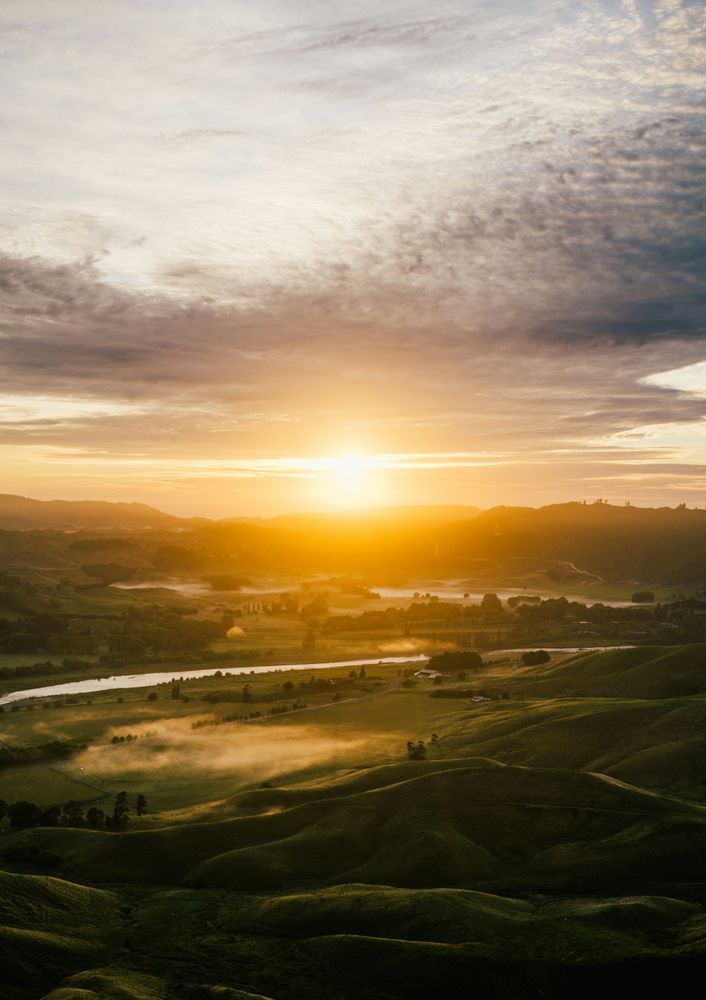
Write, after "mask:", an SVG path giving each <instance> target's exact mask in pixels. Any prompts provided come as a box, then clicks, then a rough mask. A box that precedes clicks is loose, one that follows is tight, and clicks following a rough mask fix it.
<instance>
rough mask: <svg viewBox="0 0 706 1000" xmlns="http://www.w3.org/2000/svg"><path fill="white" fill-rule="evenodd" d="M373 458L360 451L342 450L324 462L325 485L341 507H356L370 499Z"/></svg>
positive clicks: (331, 497) (331, 496)
mask: <svg viewBox="0 0 706 1000" xmlns="http://www.w3.org/2000/svg"><path fill="white" fill-rule="evenodd" d="M373 464H374V463H373V460H372V459H371V458H370V457H369V456H367V455H363V454H361V453H360V452H352V451H348V452H342V453H341V454H339V455H333V456H332V457H331V458H328V459H326V460H325V461H324V462H323V463H322V472H323V480H324V482H323V485H324V488H325V490H326V492H327V494H328V497H329V499H330V500H331V501H332V502H334V503H335V504H336V506H339V507H356V506H360V505H362V504H365V503H366V502H368V500H369V499H370V492H371V475H370V474H371V471H372V469H373Z"/></svg>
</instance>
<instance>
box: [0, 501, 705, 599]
mask: <svg viewBox="0 0 706 1000" xmlns="http://www.w3.org/2000/svg"><path fill="white" fill-rule="evenodd" d="M108 531H110V532H116V531H118V532H120V537H117V536H115V535H111V536H110V537H108V536H107V532H108ZM704 551H706V511H705V510H696V509H688V508H686V507H685V506H680V507H677V508H666V507H665V508H660V509H649V508H640V507H632V506H620V507H617V506H612V505H610V504H608V503H604V502H596V503H591V504H584V503H567V504H556V505H551V506H547V507H541V508H538V509H535V508H529V507H495V508H493V509H491V510H487V511H482V512H481V511H478V510H477V509H475V508H471V507H405V508H389V509H378V510H369V511H360V512H352V513H339V514H311V515H293V516H290V517H276V518H270V519H251V520H247V519H240V520H222V521H209V520H206V519H204V518H188V519H187V518H177V517H173V516H172V515H168V514H163V513H161V512H160V511H156V510H154V509H153V508H150V507H146V506H144V505H141V504H111V503H89V502H72V501H51V502H40V501H37V500H29V499H27V498H23V497H13V496H7V495H5V496H0V558H3V559H4V561H5V565H12V566H15V567H21V566H22V565H33V564H34V565H43V566H56V567H57V568H60V567H65V568H67V569H69V568H70V569H72V570H73V571H74V572H75V573H76V574H79V576H78V577H77V579H78V580H79V582H81V581H83V582H84V583H85V584H86V585H89V584H92V585H94V586H96V585H105V584H107V583H112V582H117V581H120V580H121V579H133V578H134V576H135V574H136V573H142V574H143V576H144V575H149V574H150V573H152V575H154V573H155V572H162V573H164V572H168V573H175V574H180V573H181V574H187V575H191V576H193V575H194V574H196V575H197V577H199V578H205V579H206V580H207V581H208V580H214V579H215V581H216V585H218V586H221V585H222V583H223V581H226V582H227V584H228V586H235V585H237V583H238V582H239V581H242V580H243V579H247V577H248V574H250V573H257V572H267V573H309V572H332V573H364V574H374V575H375V576H376V577H377V578H378V579H380V578H382V577H381V574H384V577H389V575H390V573H391V572H392V573H396V574H400V575H408V576H412V575H416V576H417V577H420V578H423V577H427V578H434V577H437V578H444V577H448V576H449V575H454V576H459V575H462V574H465V575H468V574H469V573H472V574H473V576H474V578H478V579H480V578H483V577H485V578H487V579H492V578H493V577H494V576H495V577H496V578H498V576H499V575H502V576H503V578H507V579H508V580H510V579H514V580H516V581H517V582H518V583H519V582H520V581H521V580H524V581H525V582H527V583H528V585H532V581H535V585H537V581H540V580H541V581H543V582H544V583H545V584H550V583H552V582H553V583H554V584H556V585H567V586H568V585H574V586H579V585H581V586H584V587H585V586H587V585H590V584H591V583H596V582H597V581H599V580H612V581H614V580H633V581H636V582H637V583H638V584H647V585H650V586H653V585H657V584H663V585H669V586H679V585H698V584H704V585H706V564H705V563H704V560H703V559H702V556H701V553H703V552H704ZM39 559H41V562H39V561H38V560H39ZM371 582H372V583H375V579H372V581H371Z"/></svg>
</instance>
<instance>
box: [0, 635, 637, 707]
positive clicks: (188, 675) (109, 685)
mask: <svg viewBox="0 0 706 1000" xmlns="http://www.w3.org/2000/svg"><path fill="white" fill-rule="evenodd" d="M532 648H536V647H532ZM542 648H543V649H546V650H547V652H548V653H601V652H605V651H607V650H609V649H632V648H633V647H632V646H560V647H552V646H544V647H542ZM527 649H528V647H527V646H522V647H521V648H518V649H493V650H490V651H489V652H488V653H487V654H486V655H489V656H491V657H495V656H502V655H508V654H509V655H516V654H517V653H525V652H527ZM428 659H429V654H427V653H415V654H412V655H410V654H408V655H406V656H381V657H380V658H379V659H377V660H375V659H370V657H368V658H367V659H362V660H328V661H327V662H325V663H273V664H270V665H268V666H264V667H235V668H232V667H226V668H224V667H222V666H221V667H207V668H206V669H205V670H193V669H192V668H191V667H184V668H182V669H181V670H179V669H177V668H175V669H173V670H165V671H161V672H160V673H150V674H117V675H114V676H112V677H90V678H87V679H86V680H82V681H68V682H67V683H66V684H47V685H45V686H44V687H37V688H25V690H24V691H13V692H12V693H11V694H6V695H4V696H3V697H2V698H0V705H9V704H10V703H11V702H13V701H24V700H25V699H26V698H50V697H52V696H56V695H74V694H90V693H91V692H96V691H120V690H127V689H129V688H143V687H153V686H154V685H155V684H168V683H169V682H170V681H173V680H195V679H196V678H198V677H213V676H214V675H215V674H218V673H221V674H223V676H224V677H225V676H228V677H238V676H248V675H249V674H273V673H276V672H277V671H285V670H330V669H331V668H332V667H363V666H365V667H374V666H377V665H378V664H383V663H421V662H422V660H428Z"/></svg>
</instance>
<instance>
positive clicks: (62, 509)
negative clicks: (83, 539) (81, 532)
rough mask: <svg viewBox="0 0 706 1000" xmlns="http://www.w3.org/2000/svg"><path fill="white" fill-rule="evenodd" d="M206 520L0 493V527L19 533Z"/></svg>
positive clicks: (140, 507) (134, 506) (142, 507)
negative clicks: (34, 530) (45, 529)
mask: <svg viewBox="0 0 706 1000" xmlns="http://www.w3.org/2000/svg"><path fill="white" fill-rule="evenodd" d="M204 520H205V518H179V517H174V516H173V515H172V514H164V513H162V511H159V510H156V509H155V508H154V507H148V506H147V504H143V503H110V502H108V501H106V500H32V499H31V498H30V497H21V496H14V495H13V494H11V493H2V494H0V527H2V528H6V529H14V530H20V531H31V530H32V529H42V528H53V529H57V530H61V531H75V530H78V529H81V528H101V529H102V528H111V529H114V528H118V529H128V528H132V529H144V528H165V527H170V526H177V525H182V526H190V527H193V526H195V525H197V524H201V523H203V521H204Z"/></svg>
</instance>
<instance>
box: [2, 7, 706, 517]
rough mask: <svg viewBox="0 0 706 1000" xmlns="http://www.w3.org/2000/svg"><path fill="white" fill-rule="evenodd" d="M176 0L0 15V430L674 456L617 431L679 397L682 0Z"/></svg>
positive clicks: (704, 24) (692, 48)
mask: <svg viewBox="0 0 706 1000" xmlns="http://www.w3.org/2000/svg"><path fill="white" fill-rule="evenodd" d="M187 7H188V5H186V4H182V3H181V2H179V3H176V4H173V5H171V6H170V12H169V17H168V18H166V17H165V16H164V12H163V10H162V9H161V8H160V7H159V5H157V6H152V7H150V5H146V6H145V5H142V6H139V7H135V6H134V5H116V4H114V3H112V2H109V0H94V2H91V3H87V2H84V0H71V3H70V4H69V8H67V7H65V6H64V7H62V10H61V12H59V10H58V8H56V7H53V6H52V5H47V4H46V3H44V2H41V0H28V2H23V3H21V4H20V3H18V2H11V3H10V4H6V5H5V6H4V7H3V9H2V11H0V29H2V30H3V37H4V39H5V43H6V53H7V58H6V59H5V60H4V66H3V69H2V73H1V76H0V82H2V85H3V88H4V94H5V100H4V104H3V114H4V119H5V120H4V134H5V137H6V142H5V147H4V152H5V156H4V167H3V180H4V185H3V190H4V192H5V193H4V194H3V195H2V196H0V252H2V258H0V364H1V365H2V370H3V375H4V379H5V383H6V384H5V385H4V386H3V388H4V390H5V391H6V392H13V393H15V394H16V396H17V397H18V398H20V397H21V398H27V397H28V396H31V395H34V394H35V393H36V394H37V397H38V398H37V399H36V402H35V405H34V409H32V408H31V407H29V408H27V407H25V411H24V413H20V412H19V411H17V410H15V411H9V410H8V409H7V408H6V409H5V413H4V419H2V418H3V414H2V411H0V446H1V447H3V448H6V449H12V448H14V449H15V450H14V452H12V454H14V455H15V456H16V457H17V458H18V459H19V457H20V455H21V454H24V453H23V452H21V450H20V449H21V448H28V449H33V448H41V447H44V448H56V449H59V450H60V451H59V452H57V454H59V453H60V454H63V455H66V454H67V451H61V449H68V451H71V450H72V449H73V450H74V452H75V454H76V455H77V456H78V455H80V454H91V453H94V452H97V453H99V452H105V453H106V454H107V453H109V452H110V453H112V454H113V455H114V456H115V458H116V460H118V461H121V458H120V456H121V455H125V456H128V455H130V454H132V453H133V451H134V448H133V447H132V445H133V443H134V441H135V440H139V441H140V442H141V444H142V445H143V446H144V450H145V452H146V454H147V455H148V456H149V457H151V458H152V459H153V460H154V463H155V464H154V468H155V469H160V468H162V466H160V463H161V462H164V463H165V466H164V468H165V469H166V466H169V468H170V469H171V468H174V467H176V459H177V458H178V457H179V456H180V457H181V458H182V459H183V462H184V464H183V470H184V475H185V476H189V475H193V476H195V477H198V476H199V475H201V474H203V475H204V476H206V475H209V476H210V475H213V476H214V477H216V478H217V477H218V476H219V475H222V476H223V477H230V476H235V475H239V474H240V473H237V472H235V471H234V468H233V461H235V464H237V463H238V462H239V459H238V460H233V456H234V455H235V456H239V455H240V456H242V455H246V456H251V457H252V459H253V461H263V462H265V463H266V462H267V461H269V458H268V457H267V456H268V455H272V454H276V455H279V456H280V457H281V458H282V459H287V458H288V459H289V460H291V461H293V462H294V461H296V459H297V456H302V455H304V456H306V455H319V454H324V453H325V452H326V451H328V452H335V451H336V450H341V448H343V449H345V447H347V446H348V443H349V442H350V443H351V446H352V447H354V448H357V449H358V450H360V451H363V452H365V453H366V454H374V455H388V456H398V458H397V460H396V461H394V462H392V461H390V463H389V469H388V471H390V469H392V468H393V467H394V469H395V470H396V474H398V475H399V476H403V475H404V474H406V473H408V474H409V475H410V476H412V475H418V476H421V475H422V474H423V473H429V474H430V475H432V474H433V476H435V477H437V479H438V481H439V483H440V484H441V483H442V478H443V477H447V478H446V479H443V482H444V483H445V485H444V489H446V490H450V491H452V492H453V495H454V496H460V495H461V494H462V493H463V490H464V488H473V489H477V488H478V482H479V480H478V479H474V478H473V476H474V475H475V474H476V473H475V471H474V470H478V469H480V466H479V465H478V464H477V463H476V464H475V465H473V464H472V463H473V462H475V461H476V459H475V458H474V456H483V455H489V454H490V455H494V454H500V455H502V467H503V468H505V464H506V463H507V464H508V466H512V467H513V468H515V469H516V470H517V479H516V480H515V481H512V480H510V479H509V478H506V479H505V480H504V481H503V483H504V485H503V487H502V488H503V489H505V488H507V489H510V490H513V491H515V498H518V494H519V495H520V497H521V498H525V499H531V498H532V497H536V496H538V492H537V491H538V486H537V484H536V482H535V481H533V479H532V477H531V476H529V477H528V476H527V474H526V472H523V471H522V468H523V466H522V462H523V461H524V460H526V461H527V462H528V463H530V464H531V463H533V462H543V463H544V462H548V463H549V466H550V467H551V472H549V473H548V474H547V476H548V479H547V482H548V483H553V484H554V485H555V488H557V489H560V490H561V489H563V490H564V491H565V492H568V491H569V490H574V489H576V488H579V487H580V485H581V483H582V482H583V480H582V475H584V477H585V482H586V484H587V485H588V484H589V483H590V484H591V488H592V484H593V481H594V478H595V476H594V474H597V475H598V476H599V477H600V476H601V475H604V474H605V475H607V474H608V471H609V470H608V469H607V467H606V466H605V465H604V464H600V463H603V457H602V455H601V454H599V453H598V451H600V450H601V449H611V448H612V449H614V451H615V453H616V455H617V458H618V461H621V462H622V461H623V460H624V458H625V452H624V450H623V449H624V446H625V441H626V440H629V441H630V442H631V444H630V447H631V449H632V450H633V451H635V452H636V455H637V454H638V453H639V455H641V456H642V460H643V461H644V462H645V463H646V465H645V468H647V467H648V465H649V459H650V455H651V454H652V452H653V450H654V449H655V448H656V449H657V451H659V454H660V456H661V458H662V459H665V458H666V457H667V455H669V456H670V460H671V461H673V462H674V463H675V470H676V466H677V465H678V463H679V459H680V455H681V452H680V450H679V449H680V446H678V444H674V442H672V443H673V444H674V448H673V450H672V451H669V450H667V451H665V448H663V447H662V445H661V444H660V443H659V441H658V440H657V439H656V438H655V437H654V435H650V434H641V433H640V432H639V429H640V428H650V427H655V426H667V425H674V426H688V425H693V426H694V427H699V426H700V423H699V422H700V420H701V418H702V416H703V415H704V408H703V398H702V396H701V394H700V393H699V392H698V391H696V390H695V389H694V382H693V379H694V378H695V377H696V373H697V372H698V371H699V369H697V368H689V366H697V365H699V364H701V363H702V362H703V358H704V356H705V355H706V345H703V339H702V338H703V335H704V332H705V331H704V320H703V315H704V303H705V301H706V280H705V278H704V275H705V274H706V240H705V239H704V236H703V234H704V231H705V227H704V223H705V221H706V219H705V217H704V216H705V213H706V207H705V203H704V197H703V190H704V181H705V180H706V177H705V174H706V168H705V167H704V164H705V163H706V140H705V139H704V136H705V135H706V131H705V130H704V124H706V122H705V121H704V119H705V117H706V106H705V104H704V93H703V65H704V62H706V8H704V6H703V5H702V4H695V3H691V2H688V0H654V2H651V0H644V2H639V3H634V2H632V0H630V2H628V0H614V2H611V3H607V2H606V3H602V2H601V3H598V2H596V3H588V4H587V3H580V2H578V0H550V2H542V3H539V0H531V2H529V3H527V4H524V5H521V6H518V5H517V4H516V3H511V2H510V0H499V2H498V0H495V2H492V3H491V2H490V0H473V2H472V3H467V2H463V3H462V2H460V0H442V2H440V3H439V4H436V5H435V6H434V9H433V11H430V9H429V7H428V5H422V4H417V3H414V2H411V3H410V2H403V0H385V2H384V3H383V4H382V5H381V4H380V3H379V2H377V3H373V2H372V0H362V2H361V3H360V4H359V5H358V6H357V8H356V15H355V17H351V13H350V5H349V4H344V3H343V2H342V0H306V2H304V3H296V4H294V3H292V2H291V0H267V2H265V3H264V4H262V5H257V6H255V5H252V4H247V3H244V2H240V0H228V2H226V0H211V2H209V3H208V4H207V5H206V9H205V13H204V16H203V17H199V18H198V19H195V18H193V16H192V12H191V11H190V10H189V9H187ZM67 10H70V12H71V16H70V17H69V16H67ZM682 369H683V370H684V371H685V372H686V370H687V369H688V373H686V374H684V375H683V376H677V375H674V372H675V371H676V370H682ZM660 373H661V374H660ZM665 373H667V375H665ZM669 373H672V374H671V375H670V374H669ZM689 373H690V374H689ZM668 376H669V377H668ZM670 378H671V382H670V380H669V379H670ZM674 379H677V380H679V379H681V382H680V384H676V383H675V381H674ZM684 379H686V382H685V381H684ZM687 383H688V384H687ZM67 401H73V402H67ZM67 405H69V406H70V407H73V409H72V410H71V412H69V410H67V409H65V408H64V409H63V410H62V407H66V406H67ZM636 429H638V431H637V432H636ZM631 434H632V435H633V436H632V437H630V435H631ZM273 436H275V442H274V444H275V445H276V446H273ZM659 440H660V441H663V440H664V438H660V439H659ZM675 440H676V439H675ZM597 442H601V444H600V448H599V445H598V444H597ZM596 449H598V451H597V450H596ZM687 450H688V449H687ZM692 452H693V450H689V455H692V457H693V454H692ZM7 454H10V452H7ZM27 454H29V452H27ZM32 454H33V455H34V454H35V453H34V452H32ZM443 455H452V456H455V457H453V458H449V459H448V460H447V461H446V463H444V462H442V460H441V458H440V456H443ZM560 455H561V456H571V459H570V461H569V460H567V459H566V457H564V458H561V459H560V458H559V457H558V456H560ZM639 455H638V457H637V458H636V460H639ZM404 456H406V458H404ZM459 456H461V457H459ZM462 456H469V457H468V462H469V463H471V464H470V465H468V466H465V465H463V461H464V459H463V457H462ZM551 456H554V458H553V459H552V458H551ZM682 457H683V455H682ZM199 459H203V460H204V461H205V463H206V465H205V466H204V468H203V469H202V470H201V472H197V467H196V466H194V465H193V462H197V461H198V460H199ZM32 461H34V459H33V460H32ZM77 461H78V459H77ZM425 462H427V463H428V464H429V466H430V467H429V468H427V466H425V464H424V463H425ZM552 462H553V463H554V464H553V465H552ZM582 462H583V463H584V473H583V474H582V473H581V471H580V467H581V463H582ZM190 463H191V464H190ZM405 463H406V464H405ZM595 463H599V464H595ZM251 467H252V468H255V466H251ZM33 468H34V466H33ZM134 468H135V471H136V472H137V471H138V469H139V467H138V466H135V467H134ZM498 468H499V467H498ZM189 470H190V471H189ZM241 472H242V468H241ZM289 473H292V469H290V470H289ZM289 473H288V474H289ZM496 474H497V475H498V476H499V475H500V472H499V471H498V470H496ZM626 474H628V473H627V472H626ZM33 475H34V473H33ZM463 475H466V476H467V478H466V479H463V478H462V477H463ZM485 475H486V479H487V481H488V482H490V481H491V480H492V478H493V472H492V470H491V469H487V470H486V473H485ZM675 475H676V471H675ZM455 476H458V478H453V477H455ZM254 478H261V474H260V473H257V474H256V475H254ZM33 481H34V482H37V480H36V479H35V480H33ZM420 481H421V480H420ZM494 481H495V482H496V483H499V482H500V480H498V479H496V480H494ZM56 482H59V479H58V478H57V480H56ZM111 482H112V480H111ZM134 482H135V481H134V480H131V483H132V485H133V487H134ZM463 483H466V484H467V485H466V487H464V486H463ZM481 485H482V482H481ZM96 488H97V487H96ZM547 488H549V487H547ZM497 489H498V491H499V490H500V486H498V487H497ZM659 489H661V490H662V491H664V486H663V485H660V487H659ZM439 490H440V492H441V486H440V487H439ZM454 491H455V492H454ZM663 495H664V492H663ZM493 496H494V498H497V499H500V495H499V492H497V493H496V494H494V495H493ZM151 499H154V498H153V497H151Z"/></svg>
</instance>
